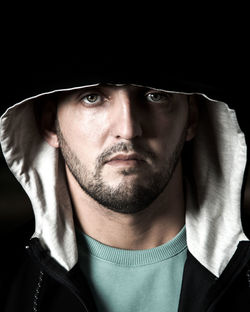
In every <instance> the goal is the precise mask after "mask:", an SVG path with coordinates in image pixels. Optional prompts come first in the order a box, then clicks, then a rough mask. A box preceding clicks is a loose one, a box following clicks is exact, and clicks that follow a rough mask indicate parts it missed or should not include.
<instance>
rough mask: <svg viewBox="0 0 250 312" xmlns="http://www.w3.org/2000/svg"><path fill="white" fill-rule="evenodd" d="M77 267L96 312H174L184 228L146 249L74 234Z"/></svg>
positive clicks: (184, 246) (184, 252)
mask: <svg viewBox="0 0 250 312" xmlns="http://www.w3.org/2000/svg"><path fill="white" fill-rule="evenodd" d="M77 237H78V249H79V264H80V267H81V269H82V271H83V273H84V275H85V276H86V278H87V280H88V282H89V285H90V288H91V291H92V293H93V295H94V299H95V302H96V305H97V308H98V311H100V312H139V311H140V312H152V311H157V312H163V311H164V312H166V311H167V312H176V311H177V310H178V304H179V297H180V291H181V283H182V275H183V269H184V264H185V261H186V256H187V244H186V230H185V227H184V228H183V229H182V230H181V231H180V232H179V233H178V235H177V236H176V237H175V238H174V239H172V240H171V241H169V242H167V243H166V244H163V245H161V246H158V247H155V248H152V249H146V250H123V249H118V248H113V247H110V246H106V245H104V244H102V243H100V242H98V241H96V240H94V239H93V238H91V237H89V236H88V235H86V234H84V233H82V232H81V233H79V232H78V234H77Z"/></svg>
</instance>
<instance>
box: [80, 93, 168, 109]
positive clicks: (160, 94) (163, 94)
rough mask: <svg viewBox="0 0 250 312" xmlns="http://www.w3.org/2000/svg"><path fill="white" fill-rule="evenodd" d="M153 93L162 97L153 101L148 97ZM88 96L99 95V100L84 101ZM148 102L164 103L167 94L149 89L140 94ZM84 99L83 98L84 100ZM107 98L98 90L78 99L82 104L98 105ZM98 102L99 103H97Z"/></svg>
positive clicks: (166, 99)
mask: <svg viewBox="0 0 250 312" xmlns="http://www.w3.org/2000/svg"><path fill="white" fill-rule="evenodd" d="M155 95H159V96H162V97H163V99H160V100H157V101H153V100H152V99H149V97H150V96H155ZM90 96H96V97H100V100H99V101H97V103H95V102H93V103H87V102H86V98H87V97H90ZM142 96H143V97H144V98H145V99H146V100H147V101H148V102H149V103H158V104H162V103H166V102H167V101H168V100H169V95H168V94H167V93H165V92H160V91H149V92H145V93H143V95H142ZM84 99H85V100H84ZM106 99H107V97H106V96H105V95H103V94H101V93H99V92H96V93H95V92H89V93H86V94H83V95H81V97H80V101H83V102H84V105H86V106H89V107H95V106H98V105H99V103H103V102H104V101H105V100H106ZM98 102H99V103H98Z"/></svg>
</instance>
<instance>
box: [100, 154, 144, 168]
mask: <svg viewBox="0 0 250 312" xmlns="http://www.w3.org/2000/svg"><path fill="white" fill-rule="evenodd" d="M143 163H145V160H144V158H143V157H142V156H140V155H139V154H135V153H134V154H129V155H128V154H118V155H116V156H114V157H112V158H111V159H109V160H108V161H107V162H106V163H105V164H108V165H111V166H138V165H142V164H143Z"/></svg>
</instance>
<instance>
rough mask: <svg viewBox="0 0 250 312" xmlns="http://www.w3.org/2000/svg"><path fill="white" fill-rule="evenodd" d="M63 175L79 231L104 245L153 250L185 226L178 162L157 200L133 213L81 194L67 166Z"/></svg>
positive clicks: (180, 172)
mask: <svg viewBox="0 0 250 312" xmlns="http://www.w3.org/2000/svg"><path fill="white" fill-rule="evenodd" d="M66 174H67V178H68V184H69V190H70V193H71V197H72V202H73V205H74V209H75V214H76V217H77V220H78V222H79V225H80V227H81V229H82V230H83V231H84V232H85V233H86V234H87V235H89V236H91V237H92V238H94V239H96V240H97V241H99V242H101V243H103V244H105V245H108V246H112V247H116V248H121V249H130V250H139V249H149V248H154V247H157V246H159V245H162V244H164V243H166V242H168V241H169V240H171V239H172V238H174V237H175V236H176V235H177V233H178V232H179V231H180V230H181V228H182V227H183V226H184V223H185V204H184V194H183V181H182V169H181V162H179V163H178V165H177V167H176V169H175V172H174V174H173V176H172V178H171V180H170V181H169V183H168V185H167V187H166V188H165V189H164V191H163V192H162V193H161V194H160V195H159V196H158V198H157V199H156V200H155V201H154V202H153V203H152V204H151V205H150V206H148V207H147V208H146V209H144V210H143V211H140V212H138V213H135V214H121V213H116V212H113V211H111V210H109V209H107V208H104V207H103V206H101V205H99V204H98V203H96V201H94V200H93V199H92V198H90V197H89V196H88V195H87V194H86V193H85V192H84V191H82V189H81V188H80V186H79V185H78V183H77V182H76V180H75V179H74V177H73V176H72V175H71V173H70V171H69V170H68V169H67V167H66Z"/></svg>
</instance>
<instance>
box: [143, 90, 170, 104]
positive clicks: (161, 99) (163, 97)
mask: <svg viewBox="0 0 250 312" xmlns="http://www.w3.org/2000/svg"><path fill="white" fill-rule="evenodd" d="M146 98H147V100H148V101H149V102H152V103H165V102H167V101H168V95H167V94H165V93H163V92H149V93H147V94H146Z"/></svg>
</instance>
